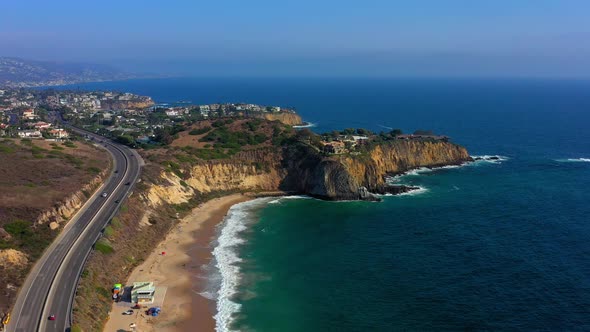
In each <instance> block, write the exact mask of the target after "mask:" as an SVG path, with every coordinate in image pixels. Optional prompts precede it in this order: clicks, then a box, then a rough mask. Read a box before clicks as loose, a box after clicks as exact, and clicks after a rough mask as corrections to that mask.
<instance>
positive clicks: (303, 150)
mask: <svg viewBox="0 0 590 332" xmlns="http://www.w3.org/2000/svg"><path fill="white" fill-rule="evenodd" d="M469 160H471V158H470V157H469V154H468V153H467V150H466V149H465V148H463V147H461V146H459V145H456V144H453V143H448V142H439V141H402V140H396V141H391V142H386V143H383V144H380V145H376V146H374V147H373V148H371V149H369V151H367V152H366V153H364V154H361V155H356V156H351V155H341V156H332V157H323V156H321V155H320V154H319V153H318V152H316V151H314V150H313V148H312V147H309V146H307V147H303V146H300V147H299V148H298V149H296V150H293V149H292V150H290V151H289V152H288V155H287V156H286V158H285V159H284V162H285V167H286V168H287V169H288V170H289V172H288V175H287V177H286V178H285V180H284V181H283V183H282V185H283V188H285V189H287V188H291V189H292V190H295V191H298V192H301V193H304V194H308V195H311V196H314V197H318V198H323V199H329V200H339V199H359V198H363V197H360V196H359V190H360V189H361V187H364V188H366V189H367V190H368V191H370V192H377V193H383V192H387V191H388V186H387V184H386V183H385V176H387V175H394V174H400V173H403V172H405V171H408V170H411V169H414V168H418V167H437V166H444V165H456V164H461V163H463V162H466V161H469Z"/></svg>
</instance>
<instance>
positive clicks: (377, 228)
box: [82, 79, 590, 331]
mask: <svg viewBox="0 0 590 332" xmlns="http://www.w3.org/2000/svg"><path fill="white" fill-rule="evenodd" d="M82 87H89V88H97V87H99V88H119V89H121V90H129V91H132V92H136V93H145V94H149V95H152V96H153V97H154V98H155V99H156V100H157V101H159V102H174V101H178V100H191V101H193V102H195V103H205V102H217V101H247V102H254V103H261V104H277V105H285V106H294V107H296V108H297V109H298V112H299V113H300V114H302V115H303V117H304V119H305V120H307V121H311V122H313V123H315V124H316V127H315V128H314V130H318V131H323V130H331V129H335V128H344V127H366V128H369V129H372V130H387V129H384V128H385V127H393V128H398V127H399V128H402V129H403V130H405V131H411V130H414V129H418V128H421V129H433V130H435V131H436V132H438V133H442V134H447V135H449V136H451V137H452V138H453V140H454V141H455V142H458V143H460V144H462V145H464V146H466V147H467V149H468V150H469V151H470V153H471V154H472V155H484V154H488V155H500V156H503V157H505V158H503V160H502V161H499V162H496V163H492V162H478V163H474V164H471V165H466V166H463V167H460V168H452V169H439V170H434V171H431V172H419V173H416V174H413V175H407V176H404V177H401V178H397V179H395V180H396V181H398V182H403V183H409V184H413V185H417V186H420V187H421V188H423V190H422V191H420V192H415V193H414V194H412V195H405V196H398V197H385V198H384V201H383V202H381V203H368V202H323V201H318V200H313V199H285V198H283V199H266V200H259V201H253V202H249V203H246V204H243V205H239V206H235V207H234V208H232V210H231V211H230V215H229V217H228V218H227V220H226V221H225V222H224V224H223V225H221V227H220V229H219V232H220V238H219V239H218V241H217V242H216V243H215V245H216V249H215V250H216V252H215V253H214V254H215V257H216V260H215V264H216V265H217V267H218V268H219V270H218V272H216V273H214V274H213V275H212V284H213V286H215V287H214V288H215V290H216V291H217V292H218V293H217V294H218V295H219V300H218V308H219V309H220V310H219V313H218V315H217V317H216V318H217V321H218V324H219V328H220V330H224V329H225V328H230V329H237V330H246V331H247V330H253V331H442V330H449V331H457V330H461V331H491V330H493V331H517V330H519V331H523V330H524V331H572V330H580V331H585V330H590V245H588V244H589V243H590V222H589V218H588V217H587V216H588V215H590V205H589V204H588V200H589V199H590V193H589V191H588V189H587V188H589V187H590V162H589V158H590V131H589V130H588V126H589V124H590V93H589V91H590V83H589V82H584V81H444V80H434V81H426V80H413V81H400V80H339V81H336V80H302V79H298V80H225V81H224V80H208V81H205V80H192V79H175V80H143V81H128V82H122V83H101V84H90V85H86V86H82Z"/></svg>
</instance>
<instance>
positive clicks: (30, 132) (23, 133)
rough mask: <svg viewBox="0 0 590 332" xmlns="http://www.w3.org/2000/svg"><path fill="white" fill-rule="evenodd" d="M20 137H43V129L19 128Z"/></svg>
mask: <svg viewBox="0 0 590 332" xmlns="http://www.w3.org/2000/svg"><path fill="white" fill-rule="evenodd" d="M18 137H20V138H40V137H42V135H41V131H39V130H37V129H27V130H19V131H18Z"/></svg>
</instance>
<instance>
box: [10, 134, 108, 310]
mask: <svg viewBox="0 0 590 332" xmlns="http://www.w3.org/2000/svg"><path fill="white" fill-rule="evenodd" d="M109 164H110V158H109V156H108V154H107V152H106V151H104V150H101V149H98V148H96V147H94V146H91V145H89V144H87V143H85V142H73V141H68V142H65V143H62V142H49V141H44V140H28V139H23V140H21V139H2V140H0V262H2V263H1V264H0V313H2V312H5V311H6V309H7V307H9V306H10V305H11V304H12V302H13V301H14V299H15V295H16V291H17V290H18V287H19V286H20V284H21V283H22V281H23V280H24V278H25V276H26V273H27V271H28V270H29V268H30V266H31V264H32V263H33V262H34V261H35V260H36V259H37V258H38V257H39V256H40V254H41V253H42V251H43V249H44V248H45V247H46V246H47V245H48V244H49V243H51V241H52V240H53V238H54V237H55V236H56V235H57V233H58V232H59V230H60V229H61V227H62V226H63V224H64V221H65V220H67V219H68V217H69V216H70V215H71V214H72V213H73V212H75V211H76V209H77V208H78V207H79V206H80V205H81V204H82V203H83V201H85V200H86V198H87V196H88V195H89V194H90V192H91V191H92V189H93V187H94V184H93V182H97V180H99V176H100V174H101V173H104V170H106V169H108V168H109Z"/></svg>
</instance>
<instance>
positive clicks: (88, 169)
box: [86, 166, 100, 174]
mask: <svg viewBox="0 0 590 332" xmlns="http://www.w3.org/2000/svg"><path fill="white" fill-rule="evenodd" d="M86 170H87V171H88V172H89V173H93V174H98V173H100V168H98V167H94V166H93V167H88V168H87V169H86Z"/></svg>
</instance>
